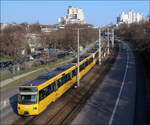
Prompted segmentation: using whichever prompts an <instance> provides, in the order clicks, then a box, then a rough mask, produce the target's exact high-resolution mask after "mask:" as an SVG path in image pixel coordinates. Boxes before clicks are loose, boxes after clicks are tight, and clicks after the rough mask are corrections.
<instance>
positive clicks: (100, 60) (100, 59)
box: [99, 27, 102, 65]
mask: <svg viewBox="0 0 150 125" xmlns="http://www.w3.org/2000/svg"><path fill="white" fill-rule="evenodd" d="M101 54H102V53H101V28H100V27H99V65H101V63H102V58H101V57H102V55H101Z"/></svg>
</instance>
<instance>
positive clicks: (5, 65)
mask: <svg viewBox="0 0 150 125" xmlns="http://www.w3.org/2000/svg"><path fill="white" fill-rule="evenodd" d="M10 65H13V63H12V61H5V62H0V68H6V67H9V66H10Z"/></svg>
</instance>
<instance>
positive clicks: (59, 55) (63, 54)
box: [57, 53, 65, 58]
mask: <svg viewBox="0 0 150 125" xmlns="http://www.w3.org/2000/svg"><path fill="white" fill-rule="evenodd" d="M64 56H65V53H59V54H58V55H57V58H62V57H64Z"/></svg>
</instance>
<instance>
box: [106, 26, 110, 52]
mask: <svg viewBox="0 0 150 125" xmlns="http://www.w3.org/2000/svg"><path fill="white" fill-rule="evenodd" d="M107 40H108V41H107V54H108V55H109V54H110V51H109V28H107Z"/></svg>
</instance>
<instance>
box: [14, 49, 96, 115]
mask: <svg viewBox="0 0 150 125" xmlns="http://www.w3.org/2000/svg"><path fill="white" fill-rule="evenodd" d="M98 56H99V52H98V50H97V49H95V50H94V51H93V52H92V53H89V54H88V55H84V56H81V57H80V64H79V66H80V79H81V78H82V77H83V76H84V75H85V74H86V73H87V72H88V71H89V70H90V69H91V68H92V67H93V66H94V65H95V64H96V62H97V61H98ZM76 82H77V59H75V60H73V62H72V63H71V64H68V65H64V66H60V67H57V68H56V69H55V70H53V71H51V72H50V73H47V74H41V75H39V76H38V77H37V78H36V79H34V80H33V81H31V82H28V83H26V84H25V85H24V86H20V87H19V92H18V105H17V110H18V114H19V115H24V116H29V115H38V114H39V113H41V112H42V111H44V110H45V109H46V107H47V106H48V105H49V104H50V103H51V102H55V100H56V99H57V98H59V97H60V96H61V95H63V94H64V93H65V92H66V91H67V90H68V89H70V88H71V87H72V86H74V85H75V84H76Z"/></svg>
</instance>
